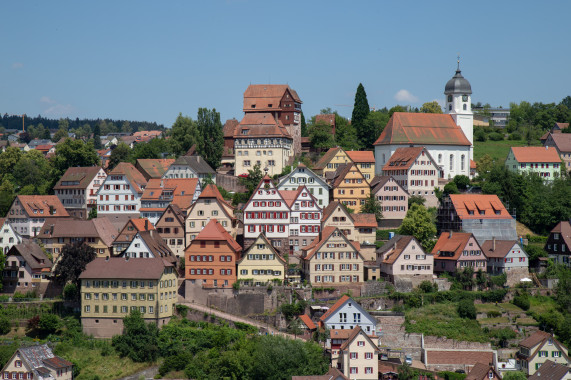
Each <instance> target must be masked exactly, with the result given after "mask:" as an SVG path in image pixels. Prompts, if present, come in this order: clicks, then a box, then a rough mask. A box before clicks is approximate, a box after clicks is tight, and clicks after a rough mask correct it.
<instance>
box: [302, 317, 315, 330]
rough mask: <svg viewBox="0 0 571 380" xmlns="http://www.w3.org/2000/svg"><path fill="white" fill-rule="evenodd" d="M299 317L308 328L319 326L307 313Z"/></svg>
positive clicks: (312, 328)
mask: <svg viewBox="0 0 571 380" xmlns="http://www.w3.org/2000/svg"><path fill="white" fill-rule="evenodd" d="M299 319H301V321H302V322H303V324H304V325H305V326H307V328H308V329H310V330H315V329H316V328H317V326H315V323H313V321H312V320H311V318H310V317H309V316H308V315H306V314H303V315H300V316H299Z"/></svg>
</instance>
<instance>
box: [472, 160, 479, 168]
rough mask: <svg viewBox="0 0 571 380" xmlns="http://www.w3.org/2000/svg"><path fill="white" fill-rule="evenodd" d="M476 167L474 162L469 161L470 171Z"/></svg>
mask: <svg viewBox="0 0 571 380" xmlns="http://www.w3.org/2000/svg"><path fill="white" fill-rule="evenodd" d="M477 167H478V165H476V161H474V160H470V169H476V168H477Z"/></svg>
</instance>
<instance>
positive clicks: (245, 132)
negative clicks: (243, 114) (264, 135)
mask: <svg viewBox="0 0 571 380" xmlns="http://www.w3.org/2000/svg"><path fill="white" fill-rule="evenodd" d="M249 132H250V130H249V129H242V134H243V135H247V134H248V133H249Z"/></svg>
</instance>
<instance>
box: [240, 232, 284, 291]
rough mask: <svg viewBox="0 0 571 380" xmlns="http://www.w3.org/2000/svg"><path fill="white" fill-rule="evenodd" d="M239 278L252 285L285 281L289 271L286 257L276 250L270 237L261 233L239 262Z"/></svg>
mask: <svg viewBox="0 0 571 380" xmlns="http://www.w3.org/2000/svg"><path fill="white" fill-rule="evenodd" d="M237 267H238V269H237V270H238V280H242V281H245V282H248V283H251V285H262V284H266V283H270V282H272V281H280V282H283V281H284V280H285V274H286V272H287V263H286V261H285V259H284V258H283V257H282V256H281V255H280V254H279V253H278V251H276V250H275V249H274V248H273V247H272V245H271V244H270V242H269V241H268V239H266V237H265V236H264V235H263V234H260V235H259V236H258V238H257V239H256V241H255V242H254V244H252V245H251V246H250V248H248V249H247V250H246V251H245V252H244V254H243V255H242V258H241V259H239V260H238V262H237Z"/></svg>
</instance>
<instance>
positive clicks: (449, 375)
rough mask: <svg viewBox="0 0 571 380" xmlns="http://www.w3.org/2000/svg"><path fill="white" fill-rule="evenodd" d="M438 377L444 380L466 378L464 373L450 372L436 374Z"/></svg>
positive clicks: (461, 379)
mask: <svg viewBox="0 0 571 380" xmlns="http://www.w3.org/2000/svg"><path fill="white" fill-rule="evenodd" d="M438 376H440V377H441V378H443V379H444V380H464V379H465V378H466V374H465V373H457V372H451V371H442V372H438Z"/></svg>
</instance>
